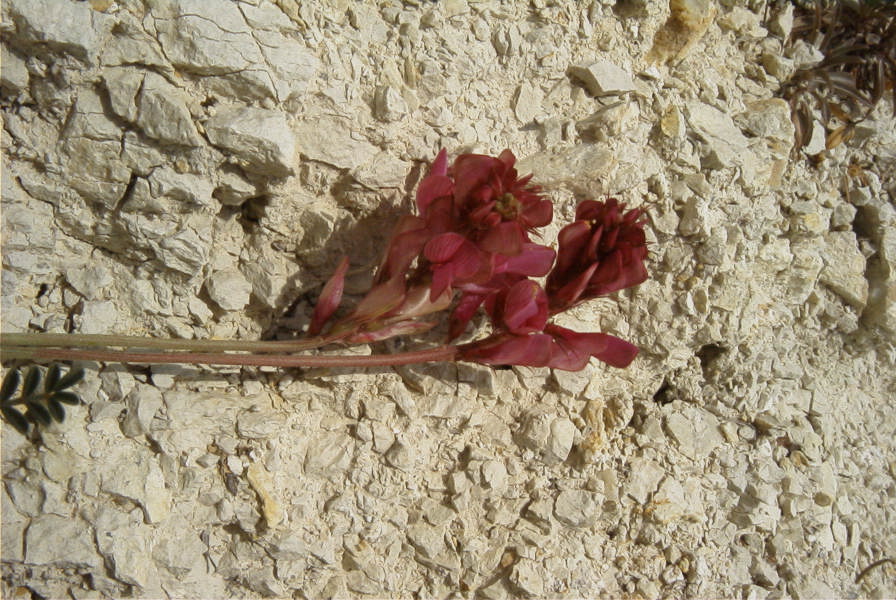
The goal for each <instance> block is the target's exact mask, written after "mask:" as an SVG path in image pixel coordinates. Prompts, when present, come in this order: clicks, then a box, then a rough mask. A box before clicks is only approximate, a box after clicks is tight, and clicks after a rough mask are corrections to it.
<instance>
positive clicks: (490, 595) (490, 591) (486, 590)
mask: <svg viewBox="0 0 896 600" xmlns="http://www.w3.org/2000/svg"><path fill="white" fill-rule="evenodd" d="M476 595H477V596H481V597H483V598H485V600H505V599H506V598H509V597H511V596H510V593H509V592H508V591H507V588H506V587H505V585H504V580H503V579H500V578H498V579H496V580H495V581H494V582H492V583H489V584H488V585H484V586H482V587H481V588H478V589H477V590H476Z"/></svg>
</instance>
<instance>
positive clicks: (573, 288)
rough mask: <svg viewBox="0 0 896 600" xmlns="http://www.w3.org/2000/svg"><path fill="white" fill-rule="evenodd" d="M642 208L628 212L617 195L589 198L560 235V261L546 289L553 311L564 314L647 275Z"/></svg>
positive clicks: (639, 280) (639, 281) (632, 283)
mask: <svg viewBox="0 0 896 600" xmlns="http://www.w3.org/2000/svg"><path fill="white" fill-rule="evenodd" d="M641 214H642V212H641V210H639V209H633V210H629V211H627V212H626V211H625V204H624V203H621V202H619V201H618V200H616V199H615V198H610V199H608V200H607V201H606V202H600V201H597V200H585V201H583V202H581V203H580V204H579V206H578V208H577V209H576V221H575V222H574V223H571V224H570V225H567V226H566V227H564V228H563V229H562V230H560V234H559V236H558V241H559V245H560V249H559V250H558V252H557V263H556V264H555V265H554V269H553V270H552V271H551V273H550V275H548V279H547V285H546V289H547V292H548V296H549V297H550V299H551V310H553V311H554V312H560V311H563V310H566V309H567V308H570V307H572V306H574V305H575V304H578V303H579V302H582V301H584V300H589V299H592V298H597V297H598V296H603V295H606V294H610V293H613V292H615V291H618V290H621V289H624V288H627V287H631V286H633V285H637V284H639V283H642V282H643V281H645V280H646V279H647V268H646V267H645V266H644V261H645V259H646V258H647V242H646V237H645V235H644V223H643V221H639V218H640V217H641Z"/></svg>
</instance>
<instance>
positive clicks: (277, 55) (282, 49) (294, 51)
mask: <svg viewBox="0 0 896 600" xmlns="http://www.w3.org/2000/svg"><path fill="white" fill-rule="evenodd" d="M240 6H241V7H242V6H245V5H242V4H241V5H240ZM289 31H293V29H292V28H290V30H289ZM252 35H253V37H254V38H255V40H256V42H257V43H258V45H259V47H260V48H261V53H262V55H263V56H264V58H265V59H266V65H270V68H271V71H272V74H273V77H271V81H272V83H273V88H274V92H275V94H276V98H277V100H279V101H281V102H285V101H288V100H291V99H293V98H295V97H297V96H299V95H300V94H302V93H304V92H305V91H306V90H307V89H308V84H309V83H310V82H311V80H313V79H314V77H315V76H317V72H318V70H320V66H321V65H320V61H319V60H318V59H317V57H316V56H314V53H313V52H312V51H311V50H309V49H308V48H307V47H305V45H304V44H303V43H301V42H300V41H298V40H297V39H295V38H294V37H293V36H294V34H292V35H290V34H283V33H279V32H275V31H264V30H257V31H253V32H252ZM260 66H262V68H263V67H264V66H265V65H260Z"/></svg>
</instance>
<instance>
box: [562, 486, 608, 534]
mask: <svg viewBox="0 0 896 600" xmlns="http://www.w3.org/2000/svg"><path fill="white" fill-rule="evenodd" d="M600 499H601V497H600V495H599V494H596V493H594V492H589V491H588V490H563V491H562V492H560V493H559V494H558V495H557V499H556V500H555V501H554V516H556V517H557V520H558V521H560V522H561V523H563V524H565V525H569V526H570V527H576V528H578V527H586V526H588V525H591V524H592V523H593V522H594V520H595V519H596V518H597V514H598V509H599V507H598V504H597V502H598V500H600Z"/></svg>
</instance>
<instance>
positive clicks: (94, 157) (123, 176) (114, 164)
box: [64, 137, 131, 209]
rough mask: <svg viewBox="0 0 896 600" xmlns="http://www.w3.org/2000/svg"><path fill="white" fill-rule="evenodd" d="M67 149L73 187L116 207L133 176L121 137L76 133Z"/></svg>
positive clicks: (93, 198) (65, 145)
mask: <svg viewBox="0 0 896 600" xmlns="http://www.w3.org/2000/svg"><path fill="white" fill-rule="evenodd" d="M64 149H65V154H66V165H65V167H66V172H67V176H68V182H69V184H70V185H71V186H72V188H74V190H75V191H77V192H78V193H79V194H81V195H82V196H84V197H86V198H90V199H91V200H92V201H96V202H100V203H102V204H103V205H104V206H106V207H108V208H110V209H111V208H114V207H115V206H116V205H117V204H118V202H119V201H120V200H121V198H122V197H123V196H124V193H125V190H126V189H127V187H128V184H129V183H130V180H131V171H130V169H128V167H127V166H126V165H125V164H124V163H123V162H122V160H121V141H120V140H95V139H90V138H86V137H73V138H68V139H67V140H66V141H65V144H64Z"/></svg>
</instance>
